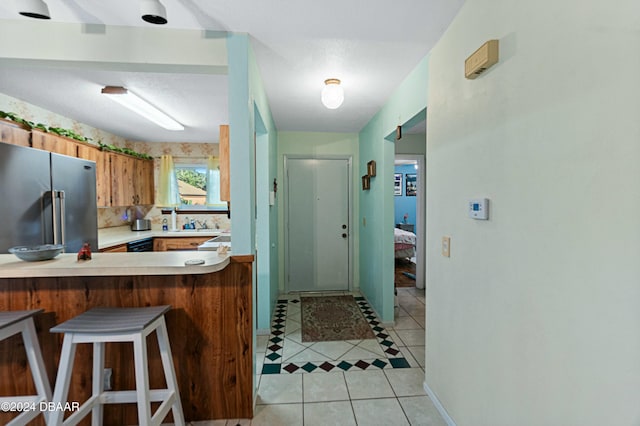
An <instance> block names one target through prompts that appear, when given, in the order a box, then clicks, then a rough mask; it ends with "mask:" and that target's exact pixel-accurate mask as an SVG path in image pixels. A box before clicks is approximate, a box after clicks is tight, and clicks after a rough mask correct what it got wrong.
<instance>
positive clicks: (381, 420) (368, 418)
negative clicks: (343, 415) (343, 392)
mask: <svg viewBox="0 0 640 426" xmlns="http://www.w3.org/2000/svg"><path fill="white" fill-rule="evenodd" d="M351 404H352V406H353V412H354V414H355V416H356V422H357V423H358V424H359V425H367V426H388V425H393V426H402V425H407V426H408V425H409V422H408V421H407V417H406V416H405V414H404V412H403V411H402V407H401V406H400V403H399V402H398V400H397V399H396V398H384V399H364V400H359V401H351Z"/></svg>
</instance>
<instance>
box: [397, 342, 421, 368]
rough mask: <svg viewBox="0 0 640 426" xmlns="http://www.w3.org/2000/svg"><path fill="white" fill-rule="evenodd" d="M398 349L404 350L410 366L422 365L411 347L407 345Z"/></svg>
mask: <svg viewBox="0 0 640 426" xmlns="http://www.w3.org/2000/svg"><path fill="white" fill-rule="evenodd" d="M398 349H399V350H400V352H402V355H403V356H404V358H405V359H406V360H407V362H408V363H409V367H411V368H418V367H420V363H419V362H418V360H416V359H415V357H414V356H413V354H412V353H411V351H409V348H407V347H406V346H401V347H399V348H398Z"/></svg>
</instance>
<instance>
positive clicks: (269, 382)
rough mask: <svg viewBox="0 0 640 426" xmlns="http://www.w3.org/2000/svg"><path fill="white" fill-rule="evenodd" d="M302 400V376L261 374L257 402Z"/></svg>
mask: <svg viewBox="0 0 640 426" xmlns="http://www.w3.org/2000/svg"><path fill="white" fill-rule="evenodd" d="M292 402H302V376H301V375H298V374H291V375H289V374H263V375H262V377H261V378H260V387H259V388H258V400H257V404H285V403H292Z"/></svg>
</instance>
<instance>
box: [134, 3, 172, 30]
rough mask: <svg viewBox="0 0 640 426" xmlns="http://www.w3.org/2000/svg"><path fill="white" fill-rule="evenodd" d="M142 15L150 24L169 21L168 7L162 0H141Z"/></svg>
mask: <svg viewBox="0 0 640 426" xmlns="http://www.w3.org/2000/svg"><path fill="white" fill-rule="evenodd" d="M140 17H141V18H142V20H143V21H145V22H148V23H150V24H156V25H164V24H166V23H167V22H168V21H167V9H165V7H164V6H163V5H162V3H160V0H141V1H140Z"/></svg>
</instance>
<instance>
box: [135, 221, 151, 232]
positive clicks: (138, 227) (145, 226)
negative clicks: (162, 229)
mask: <svg viewBox="0 0 640 426" xmlns="http://www.w3.org/2000/svg"><path fill="white" fill-rule="evenodd" d="M150 229H151V221H150V220H149V219H134V221H133V222H131V230H132V231H148V230H150Z"/></svg>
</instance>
